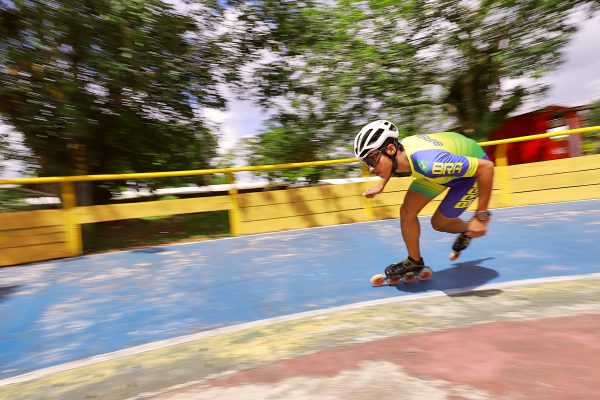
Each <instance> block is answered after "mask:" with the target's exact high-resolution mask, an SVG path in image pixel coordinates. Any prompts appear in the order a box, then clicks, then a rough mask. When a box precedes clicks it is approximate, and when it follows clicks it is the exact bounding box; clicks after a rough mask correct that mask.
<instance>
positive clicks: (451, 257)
mask: <svg viewBox="0 0 600 400" xmlns="http://www.w3.org/2000/svg"><path fill="white" fill-rule="evenodd" d="M459 256H460V253H459V252H457V251H453V252H452V253H450V257H449V258H450V261H454V260H456V259H458V257H459Z"/></svg>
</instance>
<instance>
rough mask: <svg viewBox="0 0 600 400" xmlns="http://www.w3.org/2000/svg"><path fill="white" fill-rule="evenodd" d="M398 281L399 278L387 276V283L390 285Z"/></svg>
mask: <svg viewBox="0 0 600 400" xmlns="http://www.w3.org/2000/svg"><path fill="white" fill-rule="evenodd" d="M398 282H400V278H388V284H390V285H396V284H397V283H398Z"/></svg>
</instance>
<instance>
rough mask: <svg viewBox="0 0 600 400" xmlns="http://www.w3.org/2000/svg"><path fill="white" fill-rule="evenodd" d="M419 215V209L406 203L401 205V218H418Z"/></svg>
mask: <svg viewBox="0 0 600 400" xmlns="http://www.w3.org/2000/svg"><path fill="white" fill-rule="evenodd" d="M417 215H418V211H416V210H415V209H413V208H411V207H410V206H408V205H406V203H405V204H402V205H401V206H400V219H408V218H417Z"/></svg>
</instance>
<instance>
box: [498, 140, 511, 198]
mask: <svg viewBox="0 0 600 400" xmlns="http://www.w3.org/2000/svg"><path fill="white" fill-rule="evenodd" d="M506 146H507V145H506V144H505V143H503V144H499V145H497V146H496V170H497V171H498V182H499V184H500V187H499V190H500V206H501V207H508V206H510V205H511V204H512V203H511V198H510V195H511V188H510V176H509V172H508V159H507V158H506Z"/></svg>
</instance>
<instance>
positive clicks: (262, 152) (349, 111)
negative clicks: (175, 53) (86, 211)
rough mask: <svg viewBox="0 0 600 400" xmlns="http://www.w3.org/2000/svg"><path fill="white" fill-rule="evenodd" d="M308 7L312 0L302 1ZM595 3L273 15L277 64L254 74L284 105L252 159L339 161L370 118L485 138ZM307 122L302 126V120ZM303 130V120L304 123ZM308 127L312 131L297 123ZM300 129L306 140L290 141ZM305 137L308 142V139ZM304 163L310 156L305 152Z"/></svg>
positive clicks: (386, 4)
mask: <svg viewBox="0 0 600 400" xmlns="http://www.w3.org/2000/svg"><path fill="white" fill-rule="evenodd" d="M298 4H304V3H298ZM590 4H595V3H592V2H590V1H580V0H571V1H555V0H545V1H538V0H535V1H534V0H524V1H519V2H515V1H503V0H486V1H474V2H465V1H459V0H443V1H432V0H416V1H412V2H396V1H391V0H371V1H358V0H343V1H339V2H337V3H331V2H321V3H317V4H315V3H307V4H305V5H296V6H295V9H293V10H288V11H287V12H288V13H290V14H292V15H293V18H289V19H287V18H280V19H279V20H278V21H284V22H283V23H281V25H278V24H277V20H273V23H272V24H271V25H270V27H271V29H272V36H271V40H272V42H273V43H277V45H274V44H271V46H270V47H269V48H270V49H271V51H273V52H274V54H275V56H274V61H273V62H270V63H264V64H261V65H259V67H258V68H256V70H255V79H254V81H253V83H255V84H257V85H258V88H259V90H258V92H259V97H260V100H261V102H262V104H264V105H269V106H271V107H273V106H275V107H277V106H278V105H279V107H280V111H279V113H278V114H277V115H275V116H274V117H273V120H272V121H271V124H270V125H269V126H268V128H267V129H266V131H265V132H264V133H263V134H261V135H260V137H259V138H257V139H256V140H255V141H253V142H251V146H252V152H253V154H254V155H253V157H252V159H251V161H252V163H263V164H264V163H270V162H286V161H289V160H294V159H296V158H297V157H298V154H304V155H305V156H306V157H308V156H310V157H313V158H312V159H319V158H320V157H325V158H329V157H330V156H331V154H332V152H333V151H335V150H336V149H340V148H342V147H344V146H345V148H346V149H347V153H346V155H349V154H351V153H350V145H349V143H350V142H351V141H352V139H353V137H354V134H355V132H357V130H358V129H359V128H360V126H361V125H363V124H364V123H366V122H368V121H369V120H373V119H377V118H386V119H390V120H393V121H394V122H396V123H397V124H398V125H399V126H400V128H401V130H402V135H407V134H413V133H416V132H419V131H423V130H426V131H431V130H438V129H448V128H450V127H453V129H457V130H460V131H462V132H463V133H466V134H467V135H469V136H472V137H474V138H485V137H487V135H488V133H489V132H490V131H492V130H493V129H494V128H495V127H497V126H498V125H499V124H500V123H501V122H502V120H503V119H504V118H505V117H506V116H507V115H508V114H509V113H511V112H513V111H515V110H516V109H517V108H518V107H519V106H520V105H521V104H523V102H524V101H525V100H526V99H527V98H528V97H530V96H537V95H540V94H543V93H544V90H545V88H544V87H543V85H541V84H539V79H538V78H541V77H542V76H543V74H544V73H545V72H547V71H549V70H551V69H552V68H555V67H556V66H557V65H559V64H560V62H561V61H562V58H561V53H560V51H561V50H562V49H563V47H564V46H565V44H567V43H568V41H569V39H570V38H571V35H572V34H573V33H574V32H575V25H574V24H575V22H576V21H573V19H572V18H569V17H570V16H571V14H572V12H573V10H578V11H579V12H581V13H584V12H585V13H586V14H585V15H587V16H589V15H591V13H592V11H594V10H595V9H594V8H592V7H589V8H587V9H581V8H577V7H578V6H580V5H581V6H586V5H590ZM296 127H297V128H296ZM300 127H301V129H299V128H300ZM299 130H301V133H299V132H298V131H299ZM295 135H301V137H302V140H301V141H302V143H303V145H304V146H309V147H310V146H312V147H313V148H307V149H300V148H299V147H298V146H291V145H290V143H291V142H294V141H295V140H296V139H293V138H290V137H288V136H295ZM298 141H300V139H298ZM303 161H308V160H307V159H304V160H303Z"/></svg>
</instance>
